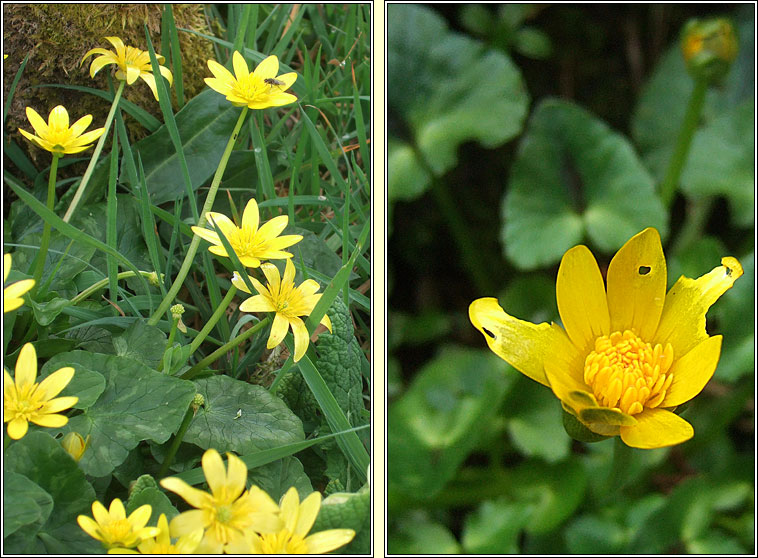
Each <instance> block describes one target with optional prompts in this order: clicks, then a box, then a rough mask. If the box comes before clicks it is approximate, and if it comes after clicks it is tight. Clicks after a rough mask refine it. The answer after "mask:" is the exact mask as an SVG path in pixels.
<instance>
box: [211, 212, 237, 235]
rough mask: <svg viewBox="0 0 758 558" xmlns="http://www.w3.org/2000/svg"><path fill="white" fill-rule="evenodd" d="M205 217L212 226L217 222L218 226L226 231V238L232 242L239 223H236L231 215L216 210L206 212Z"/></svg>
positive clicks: (222, 230) (223, 231)
mask: <svg viewBox="0 0 758 558" xmlns="http://www.w3.org/2000/svg"><path fill="white" fill-rule="evenodd" d="M205 217H206V219H208V223H210V224H211V226H212V225H214V224H215V225H216V227H217V228H218V229H219V230H221V232H222V233H224V236H225V237H226V239H227V240H228V241H230V242H231V239H232V238H234V235H235V234H236V233H237V225H235V224H234V222H233V221H232V220H231V219H229V217H227V216H226V215H224V214H223V213H216V212H214V211H210V212H208V213H206V214H205Z"/></svg>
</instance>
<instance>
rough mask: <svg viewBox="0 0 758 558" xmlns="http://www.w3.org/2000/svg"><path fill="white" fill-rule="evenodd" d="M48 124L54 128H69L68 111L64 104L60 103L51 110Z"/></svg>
mask: <svg viewBox="0 0 758 558" xmlns="http://www.w3.org/2000/svg"><path fill="white" fill-rule="evenodd" d="M47 125H48V126H49V127H50V128H52V129H53V130H68V111H67V110H66V107H64V106H63V105H58V106H57V107H55V108H54V109H53V110H51V111H50V116H48V118H47Z"/></svg>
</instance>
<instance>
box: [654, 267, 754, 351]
mask: <svg viewBox="0 0 758 558" xmlns="http://www.w3.org/2000/svg"><path fill="white" fill-rule="evenodd" d="M721 264H722V265H720V266H719V267H717V268H715V269H713V271H711V272H710V273H706V274H705V275H703V276H702V277H699V278H698V279H690V278H688V277H684V276H682V277H680V278H679V280H678V281H677V282H676V283H675V284H674V286H673V287H671V290H670V291H669V292H668V294H667V295H666V304H665V305H664V307H663V313H662V315H661V323H660V325H659V326H658V331H656V333H655V337H654V342H655V343H661V344H662V345H664V346H665V344H666V343H671V346H672V347H673V349H674V356H675V357H676V358H679V356H680V355H685V354H687V353H688V352H689V351H690V350H691V349H692V348H693V347H695V345H697V344H698V343H700V342H701V341H703V340H704V339H706V338H707V337H708V334H707V333H706V331H705V314H706V312H708V308H710V307H711V305H712V304H713V303H714V302H716V301H717V300H718V299H719V297H720V296H721V295H722V294H724V293H725V292H726V291H727V290H728V289H730V288H731V287H732V285H733V284H734V282H735V281H736V280H737V279H738V278H739V277H741V276H742V265H740V262H738V261H737V260H736V259H735V258H731V257H727V258H722V259H721Z"/></svg>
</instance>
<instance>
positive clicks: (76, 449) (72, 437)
mask: <svg viewBox="0 0 758 558" xmlns="http://www.w3.org/2000/svg"><path fill="white" fill-rule="evenodd" d="M89 441H90V436H89V435H87V439H86V440H85V439H84V438H82V435H81V434H79V433H78V432H69V433H68V434H66V435H65V436H64V437H63V439H62V440H61V446H63V449H64V450H66V452H67V453H68V454H69V455H70V456H71V457H73V458H74V461H79V460H80V459H81V458H82V456H83V455H84V452H85V451H87V446H89Z"/></svg>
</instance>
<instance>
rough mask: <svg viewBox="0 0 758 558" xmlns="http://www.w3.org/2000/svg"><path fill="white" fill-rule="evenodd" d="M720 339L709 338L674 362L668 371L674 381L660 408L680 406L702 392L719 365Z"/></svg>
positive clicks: (719, 336) (715, 337)
mask: <svg viewBox="0 0 758 558" xmlns="http://www.w3.org/2000/svg"><path fill="white" fill-rule="evenodd" d="M721 339H722V338H721V335H716V336H714V337H709V338H708V339H705V340H704V341H702V342H701V343H700V344H699V345H697V346H696V347H695V348H694V349H692V350H691V351H689V352H688V353H687V354H686V355H684V356H683V357H681V358H679V359H677V360H676V361H675V362H674V365H673V366H672V367H671V371H670V374H671V375H673V376H674V379H673V380H672V381H671V386H670V387H669V389H668V390H667V391H666V396H665V397H664V398H663V401H662V402H661V407H676V406H677V405H681V404H682V403H685V402H687V401H689V400H690V399H692V398H693V397H695V396H696V395H697V394H698V393H700V392H701V391H702V390H703V388H704V387H705V384H707V383H708V381H709V380H710V379H711V377H712V376H713V373H714V372H715V371H716V366H717V365H718V363H719V355H720V354H721Z"/></svg>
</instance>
